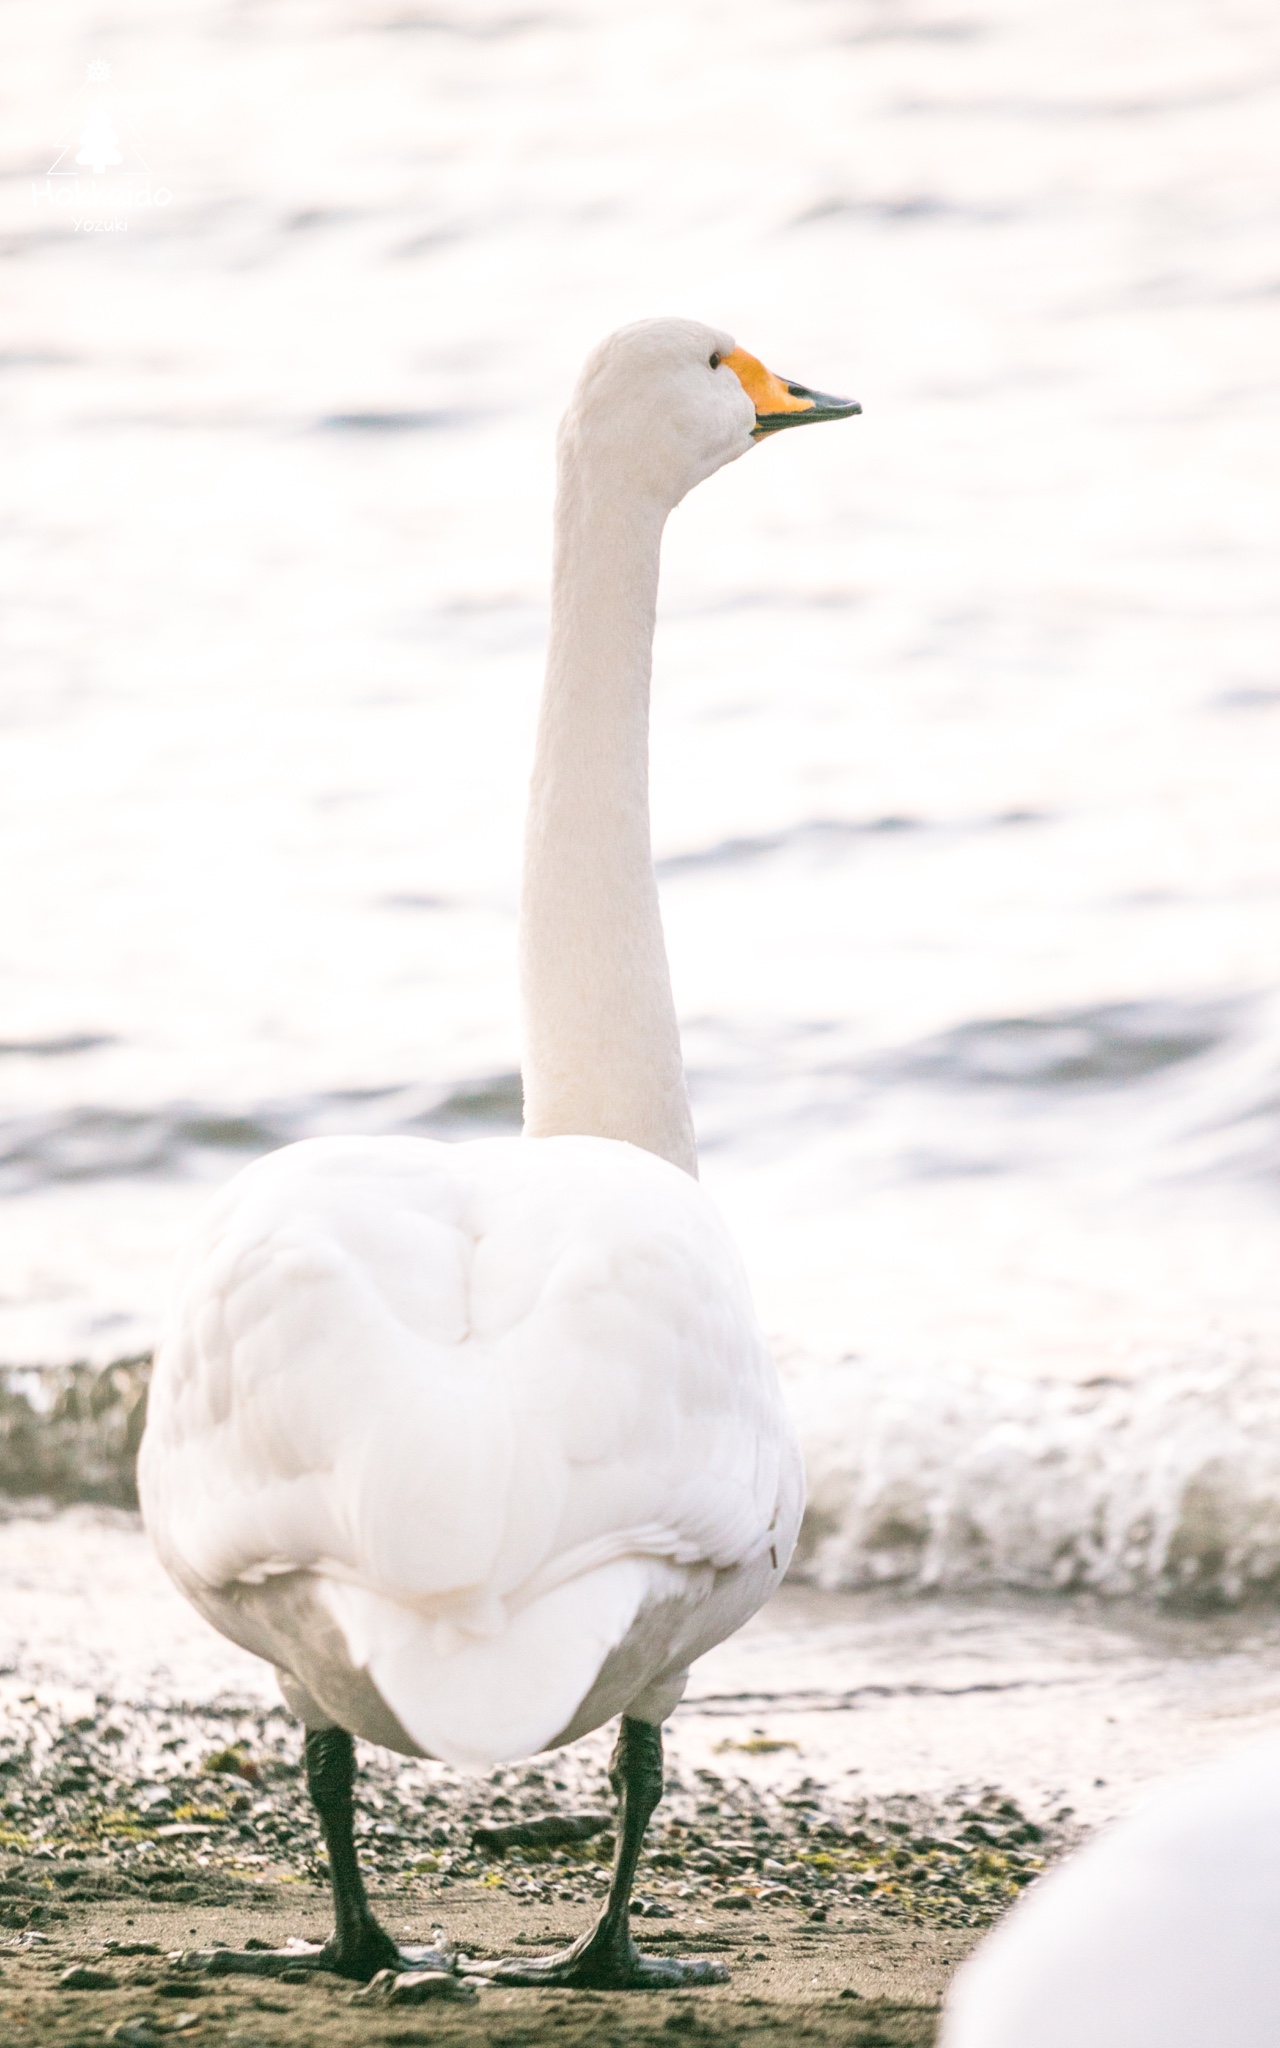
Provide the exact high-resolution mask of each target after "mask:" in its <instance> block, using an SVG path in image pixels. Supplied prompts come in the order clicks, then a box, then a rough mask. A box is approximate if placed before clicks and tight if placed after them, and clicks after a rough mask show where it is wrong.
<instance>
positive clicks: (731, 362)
mask: <svg viewBox="0 0 1280 2048" xmlns="http://www.w3.org/2000/svg"><path fill="white" fill-rule="evenodd" d="M723 361H724V362H725V364H726V366H727V367H728V368H729V369H730V370H732V371H733V374H734V376H735V377H736V378H737V380H738V382H739V384H741V386H742V388H743V390H744V391H745V392H746V394H747V397H748V398H749V399H750V400H751V403H752V404H753V405H754V407H755V409H756V412H757V413H758V414H759V415H761V416H762V417H774V416H776V415H777V414H778V413H780V412H812V411H813V407H814V401H813V399H812V398H810V397H808V396H805V397H804V398H800V397H798V396H796V394H795V393H793V392H792V391H791V389H790V387H789V386H788V385H786V384H784V383H783V381H782V379H781V377H775V376H774V374H773V371H772V370H766V369H765V366H764V364H763V363H762V362H760V361H759V359H758V358H757V357H756V356H749V355H748V354H747V351H746V350H745V348H735V349H734V351H733V354H732V355H728V356H725V357H724V358H723Z"/></svg>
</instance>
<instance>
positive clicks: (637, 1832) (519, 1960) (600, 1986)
mask: <svg viewBox="0 0 1280 2048" xmlns="http://www.w3.org/2000/svg"><path fill="white" fill-rule="evenodd" d="M609 1782H610V1783H611V1785H612V1786H613V1789H614V1791H615V1793H616V1794H617V1798H618V1846H617V1849H616V1850H615V1852H614V1859H613V1882H612V1884H611V1885H610V1887H609V1897H608V1899H607V1901H606V1903H605V1909H604V1912H603V1913H602V1914H601V1915H600V1918H599V1920H597V1922H596V1924H595V1926H594V1927H593V1928H591V1929H590V1930H589V1932H588V1933H586V1934H584V1935H582V1936H581V1937H580V1939H579V1940H577V1941H575V1942H574V1944H573V1947H572V1948H567V1949H565V1950H564V1951H563V1952H562V1953H561V1954H560V1955H555V1956H537V1957H530V1958H529V1959H528V1960H526V1959H525V1958H524V1957H512V1958H510V1959H509V1960H508V1961H506V1962H501V1963H479V1964H475V1965H473V1968H474V1969H475V1970H476V1971H477V1973H480V1972H483V1974H484V1975H485V1976H486V1977H493V1978H496V1979H497V1980H498V1982H499V1983H502V1984H566V1985H576V1986H578V1988H579V1989H581V1990H591V1991H631V1990H634V1991H648V1990H661V1989H663V1988H664V1987H669V1986H672V1985H678V1984H723V1983H724V1982H725V1980H726V1979H727V1977H728V1975H729V1972H728V1971H727V1970H726V1969H725V1967H724V1964H723V1963H707V1962H691V1961H690V1962H686V1961H683V1960H682V1959H681V1958H679V1957H677V1956H642V1955H641V1954H640V1951H639V1950H638V1949H637V1947H636V1945H635V1943H634V1941H633V1940H632V1939H631V1887H632V1884H633V1883H634V1882H635V1874H636V1864H637V1863H638V1862H639V1860H640V1849H641V1845H642V1843H643V1841H644V1831H645V1829H646V1828H647V1827H648V1825H649V1818H650V1815H651V1814H652V1812H653V1809H654V1807H655V1806H656V1805H657V1804H658V1801H659V1800H660V1799H661V1797H662V1730H661V1728H655V1727H654V1726H653V1724H652V1722H649V1721H636V1720H633V1719H632V1718H631V1717H630V1715H625V1714H624V1716H623V1719H622V1726H621V1728H620V1729H619V1731H618V1742H617V1747H616V1748H615V1750H614V1752H613V1758H612V1760H611V1762H610V1765H609Z"/></svg>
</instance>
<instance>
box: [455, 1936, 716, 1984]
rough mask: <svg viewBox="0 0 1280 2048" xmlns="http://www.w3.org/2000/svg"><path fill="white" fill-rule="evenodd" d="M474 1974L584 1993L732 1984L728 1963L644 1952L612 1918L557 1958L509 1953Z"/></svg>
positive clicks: (480, 1966)
mask: <svg viewBox="0 0 1280 2048" xmlns="http://www.w3.org/2000/svg"><path fill="white" fill-rule="evenodd" d="M471 1974H472V1975H473V1976H476V1977H488V1978H489V1979H490V1980H491V1982H493V1983H495V1984H545V1985H550V1984H556V1985H561V1986H564V1987H566V1988H569V1989H576V1990H578V1991H673V1990H677V1989H679V1987H680V1986H681V1985H684V1984H727V1983H728V1981H729V1972H728V1970H727V1969H726V1968H725V1966H724V1964H723V1963H709V1962H707V1961H705V1960H704V1959H703V1958H701V1957H688V1958H685V1957H683V1956H643V1955H641V1953H640V1951H639V1949H638V1948H637V1947H636V1945H635V1943H634V1941H632V1940H631V1938H630V1936H629V1935H628V1936H623V1937H622V1938H621V1939H619V1938H618V1936H617V1934H616V1933H615V1931H614V1930H613V1929H612V1928H610V1926H609V1925H608V1922H607V1920H602V1921H600V1922H599V1923H598V1925H596V1926H595V1927H593V1928H592V1929H591V1930H590V1932H589V1933H587V1934H584V1935H582V1936H581V1937H580V1938H579V1939H578V1940H577V1941H575V1942H574V1944H573V1946H572V1948H566V1949H562V1950H561V1951H560V1953H559V1954H558V1955H554V1956H528V1957H526V1956H506V1957H504V1958H503V1960H502V1961H501V1962H497V1963H473V1964H472V1965H471Z"/></svg>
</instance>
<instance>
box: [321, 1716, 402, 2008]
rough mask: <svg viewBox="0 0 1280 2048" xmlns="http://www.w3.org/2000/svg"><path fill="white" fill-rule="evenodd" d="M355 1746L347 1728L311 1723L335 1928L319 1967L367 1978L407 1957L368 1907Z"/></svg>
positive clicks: (364, 1981)
mask: <svg viewBox="0 0 1280 2048" xmlns="http://www.w3.org/2000/svg"><path fill="white" fill-rule="evenodd" d="M355 1750H356V1746H355V1744H354V1742H353V1741H352V1740H351V1737H350V1736H349V1735H348V1734H347V1731H346V1729H345V1728H308V1730H307V1740H306V1760H307V1790H308V1792H310V1794H311V1799H312V1803H313V1805H314V1806H315V1809H316V1812H317V1814H318V1815H319V1817H320V1826H321V1829H322V1831H323V1833H324V1845H325V1848H326V1849H327V1850H328V1851H329V1875H330V1879H331V1881H332V1884H333V1914H334V1929H333V1933H332V1934H331V1935H330V1936H329V1939H328V1941H327V1942H326V1943H325V1945H324V1947H323V1948H322V1949H321V1951H320V1954H319V1956H318V1958H317V1968H319V1969H322V1970H333V1971H334V1972H335V1973H336V1974H337V1975H338V1976H339V1977H356V1978H358V1979H359V1980H360V1982H361V1983H366V1982H367V1981H368V1979H369V1978H370V1977H372V1976H373V1975H374V1974H375V1973H376V1972H377V1971H378V1970H385V1969H393V1970H398V1969H402V1968H403V1967H404V1958H403V1956H402V1955H401V1952H400V1950H399V1949H398V1948H397V1947H396V1944H395V1943H394V1941H392V1939H391V1936H390V1935H389V1934H388V1933H387V1931H386V1929H385V1928H383V1927H380V1926H379V1925H378V1922H377V1921H376V1920H375V1919H374V1917H373V1914H372V1912H371V1911H370V1908H369V1900H368V1896H367V1894H366V1892H365V1888H364V1879H363V1878H362V1877H361V1875H360V1864H359V1860H358V1859H357V1856H356V1837H355V1812H354V1807H353V1803H352V1798H351V1788H352V1786H353V1785H354V1783H355V1776H356V1756H355Z"/></svg>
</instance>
